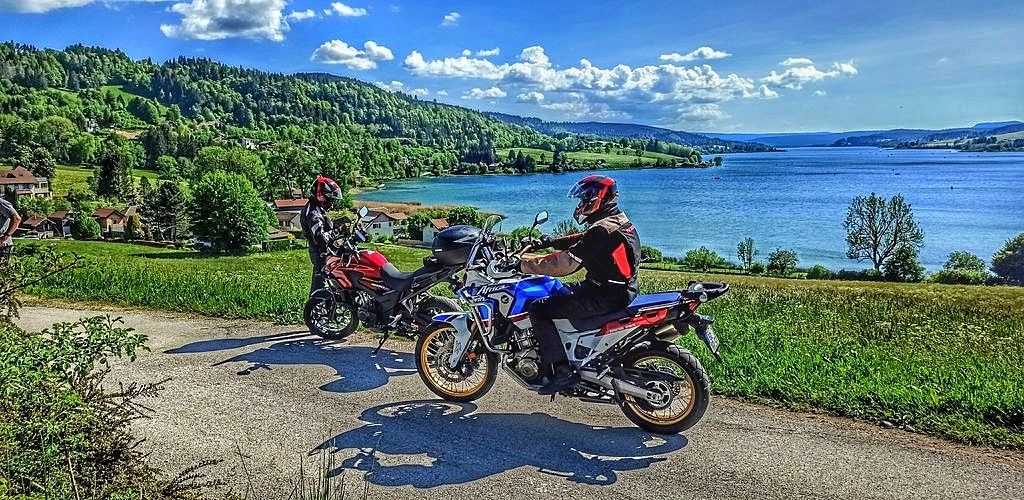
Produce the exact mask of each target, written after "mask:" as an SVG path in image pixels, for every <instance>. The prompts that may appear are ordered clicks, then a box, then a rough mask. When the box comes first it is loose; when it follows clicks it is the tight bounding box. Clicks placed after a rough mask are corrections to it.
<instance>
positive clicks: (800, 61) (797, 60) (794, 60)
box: [779, 57, 814, 66]
mask: <svg viewBox="0 0 1024 500" xmlns="http://www.w3.org/2000/svg"><path fill="white" fill-rule="evenodd" d="M779 64H781V65H783V66H813V65H814V61H812V60H810V59H808V58H806V57H787V58H786V60H785V61H782V62H780V63H779Z"/></svg>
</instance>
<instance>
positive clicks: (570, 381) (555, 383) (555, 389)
mask: <svg viewBox="0 0 1024 500" xmlns="http://www.w3.org/2000/svg"><path fill="white" fill-rule="evenodd" d="M551 372H552V373H553V375H552V377H551V379H549V381H548V383H547V385H545V386H544V387H541V388H540V389H538V390H537V394H540V395H542V396H548V395H552V394H558V393H559V392H562V391H564V390H566V389H568V388H570V387H572V386H574V385H576V382H577V377H576V374H575V373H573V372H572V368H570V367H569V364H568V363H559V364H558V365H557V366H553V367H552V368H551Z"/></svg>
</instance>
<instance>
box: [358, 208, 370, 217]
mask: <svg viewBox="0 0 1024 500" xmlns="http://www.w3.org/2000/svg"><path fill="white" fill-rule="evenodd" d="M358 213H359V218H360V219H362V218H363V217H366V214H368V213H370V209H368V208H366V205H363V206H362V207H359V212H358Z"/></svg>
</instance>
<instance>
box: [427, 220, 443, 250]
mask: <svg viewBox="0 0 1024 500" xmlns="http://www.w3.org/2000/svg"><path fill="white" fill-rule="evenodd" d="M448 225H449V224H448V219H430V223H429V224H427V225H426V226H424V227H423V243H426V244H428V245H429V244H431V243H433V242H434V236H436V235H437V233H440V232H441V231H444V230H445V229H448Z"/></svg>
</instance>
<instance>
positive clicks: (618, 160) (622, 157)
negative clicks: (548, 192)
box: [496, 148, 679, 167]
mask: <svg viewBox="0 0 1024 500" xmlns="http://www.w3.org/2000/svg"><path fill="white" fill-rule="evenodd" d="M514 149H515V150H516V151H522V152H523V154H525V155H529V156H532V157H533V158H534V159H535V160H537V163H538V164H543V165H547V164H548V163H550V162H551V159H552V157H553V156H554V153H552V152H551V151H545V150H543V149H533V148H514ZM508 151H509V150H508V149H499V150H497V152H496V153H497V155H498V158H507V157H508ZM565 155H566V156H567V157H568V158H569V159H571V160H576V161H580V162H586V163H593V162H596V161H597V160H604V161H605V162H606V163H607V164H608V166H610V167H629V166H632V165H633V162H634V161H636V155H635V154H633V152H632V151H629V150H623V149H620V148H615V149H613V150H612V152H611V153H598V152H594V151H566V153H565ZM541 156H543V157H544V160H545V161H544V162H543V163H542V162H541V161H540V158H541ZM659 159H661V160H668V161H672V162H674V161H676V160H678V159H679V158H677V157H675V156H672V155H668V154H665V153H655V152H652V151H644V155H643V161H644V164H646V165H653V164H654V162H655V161H656V160H659Z"/></svg>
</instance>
